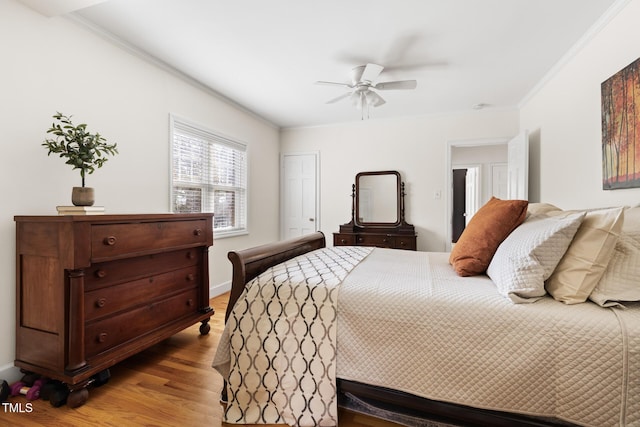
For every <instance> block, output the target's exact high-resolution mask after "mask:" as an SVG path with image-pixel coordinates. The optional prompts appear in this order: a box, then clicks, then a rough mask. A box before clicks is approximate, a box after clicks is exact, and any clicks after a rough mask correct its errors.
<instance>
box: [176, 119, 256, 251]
mask: <svg viewBox="0 0 640 427" xmlns="http://www.w3.org/2000/svg"><path fill="white" fill-rule="evenodd" d="M176 122H178V123H180V124H181V125H183V126H187V127H190V128H193V130H194V131H195V132H196V133H197V132H198V131H200V132H203V133H205V134H209V135H212V136H214V137H216V138H219V139H222V140H224V141H225V142H228V143H229V145H231V146H234V145H235V146H238V147H241V148H242V149H244V151H245V153H246V161H247V164H246V186H245V198H246V200H245V214H246V218H245V226H244V228H242V229H235V230H228V231H224V230H216V229H214V233H213V237H214V239H225V238H229V237H236V236H244V235H248V234H249V204H250V203H249V200H250V197H249V196H250V190H249V182H250V176H249V174H250V167H249V158H250V154H249V144H247V143H246V142H244V141H241V140H239V139H238V138H234V137H230V136H228V135H225V134H223V133H221V132H219V131H217V130H212V129H210V128H208V127H206V126H203V125H201V124H199V123H196V122H194V121H191V120H188V119H185V118H183V117H180V116H177V115H175V114H169V212H173V203H172V202H173V196H174V194H173V149H172V148H173V134H174V130H175V123H176ZM214 215H215V213H214Z"/></svg>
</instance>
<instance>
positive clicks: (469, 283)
mask: <svg viewBox="0 0 640 427" xmlns="http://www.w3.org/2000/svg"><path fill="white" fill-rule="evenodd" d="M448 255H449V254H446V253H425V252H410V251H396V250H388V249H375V250H374V251H373V252H372V253H371V254H370V255H369V256H368V257H367V258H365V259H364V260H363V261H362V262H361V263H360V264H359V265H358V266H357V267H356V268H355V269H354V270H353V271H352V272H351V273H350V274H349V275H348V276H347V277H346V279H345V280H344V281H343V283H342V285H341V287H340V291H339V296H338V301H339V303H338V306H339V309H338V328H337V333H338V352H337V353H338V361H337V376H338V377H339V378H343V379H347V380H353V381H359V382H363V383H368V384H373V385H379V386H384V387H388V388H394V389H397V390H402V391H406V392H409V393H413V394H415V395H419V396H423V397H427V398H430V399H435V400H441V401H448V402H455V403H460V404H464V405H469V406H473V407H478V408H485V409H495V410H501V411H509V412H516V413H522V414H530V415H535V416H544V417H555V418H558V419H562V420H566V421H570V422H573V423H576V424H580V425H585V426H597V427H605V426H639V425H640V304H635V305H632V304H629V305H628V308H627V309H626V310H620V309H611V308H610V309H607V308H602V307H599V306H597V305H595V304H592V303H584V304H576V305H564V304H562V303H560V302H557V301H555V300H553V299H552V298H549V297H546V298H542V299H541V300H539V301H537V302H535V303H533V304H513V303H512V302H511V301H509V300H508V299H506V298H504V297H502V296H500V295H499V294H498V293H497V291H496V287H495V285H494V284H493V283H492V282H491V280H490V279H489V278H488V277H486V276H479V277H466V278H461V277H458V276H457V275H456V274H455V272H454V271H453V269H452V268H451V266H450V265H449V264H448V261H447V260H448ZM398 259H401V260H402V262H401V263H399V262H398Z"/></svg>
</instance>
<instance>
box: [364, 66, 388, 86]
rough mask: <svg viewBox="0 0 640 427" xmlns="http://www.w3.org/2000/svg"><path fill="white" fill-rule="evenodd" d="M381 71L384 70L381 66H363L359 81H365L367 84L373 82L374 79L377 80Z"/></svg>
mask: <svg viewBox="0 0 640 427" xmlns="http://www.w3.org/2000/svg"><path fill="white" fill-rule="evenodd" d="M382 70H384V67H383V66H382V65H378V64H371V63H369V64H367V65H365V67H364V70H363V71H362V75H361V76H360V80H359V81H367V82H372V81H375V79H377V78H378V76H379V75H380V73H381V72H382Z"/></svg>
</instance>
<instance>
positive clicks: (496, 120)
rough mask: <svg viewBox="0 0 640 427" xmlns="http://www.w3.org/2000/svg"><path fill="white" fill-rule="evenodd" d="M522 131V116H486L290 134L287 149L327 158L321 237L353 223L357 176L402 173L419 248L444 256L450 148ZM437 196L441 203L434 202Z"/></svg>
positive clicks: (409, 218)
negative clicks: (452, 143)
mask: <svg viewBox="0 0 640 427" xmlns="http://www.w3.org/2000/svg"><path fill="white" fill-rule="evenodd" d="M517 133H518V112H517V111H516V110H508V111H491V110H484V111H473V112H470V113H467V114H451V115H442V116H423V117H411V118H403V119H393V120H375V119H370V120H365V121H361V122H356V123H351V124H340V125H334V126H322V127H309V128H295V129H284V130H282V132H281V149H282V151H283V152H285V153H293V152H311V151H318V152H319V153H320V193H321V194H320V199H321V203H320V205H321V212H320V218H321V231H323V232H324V233H325V235H326V236H327V240H328V241H329V242H333V234H332V233H334V232H337V231H338V227H339V225H340V224H343V223H346V222H348V221H349V220H350V216H351V185H352V184H353V183H354V180H355V175H356V174H357V173H358V172H364V171H374V170H398V171H399V172H400V173H401V175H402V179H403V181H405V183H406V192H407V196H406V219H407V221H408V222H410V223H412V224H413V225H414V226H415V227H416V231H417V232H418V250H429V251H444V250H445V241H446V226H447V223H448V221H447V220H446V205H445V203H446V195H445V190H446V188H445V183H446V176H447V173H448V171H447V165H446V163H447V151H446V150H447V142H448V141H460V140H470V139H483V138H509V137H512V136H514V135H516V134H517ZM436 192H440V194H441V197H440V199H435V198H434V194H435V193H436Z"/></svg>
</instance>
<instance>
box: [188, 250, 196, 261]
mask: <svg viewBox="0 0 640 427" xmlns="http://www.w3.org/2000/svg"><path fill="white" fill-rule="evenodd" d="M195 257H196V254H194V253H193V252H191V251H189V252H187V258H189V259H194V258H195Z"/></svg>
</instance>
